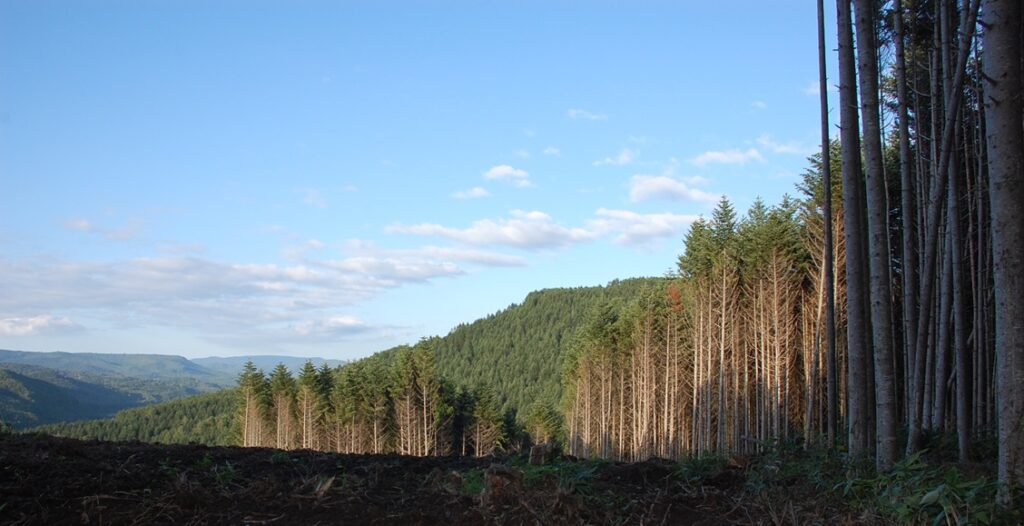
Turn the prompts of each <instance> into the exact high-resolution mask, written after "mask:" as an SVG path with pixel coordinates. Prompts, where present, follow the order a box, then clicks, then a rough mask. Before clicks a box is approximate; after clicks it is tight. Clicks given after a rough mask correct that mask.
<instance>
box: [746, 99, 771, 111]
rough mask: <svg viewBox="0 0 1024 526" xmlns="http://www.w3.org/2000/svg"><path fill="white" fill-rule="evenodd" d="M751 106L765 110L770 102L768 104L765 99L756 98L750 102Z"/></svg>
mask: <svg viewBox="0 0 1024 526" xmlns="http://www.w3.org/2000/svg"><path fill="white" fill-rule="evenodd" d="M750 107H751V108H754V109H755V110H763V109H766V108H767V107H768V104H766V103H765V102H764V101H763V100H755V101H753V102H751V103H750Z"/></svg>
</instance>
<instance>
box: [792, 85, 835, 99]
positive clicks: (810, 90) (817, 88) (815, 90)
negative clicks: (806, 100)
mask: <svg viewBox="0 0 1024 526" xmlns="http://www.w3.org/2000/svg"><path fill="white" fill-rule="evenodd" d="M800 91H802V92H803V94H804V95H812V96H814V97H817V96H819V95H821V84H819V83H818V81H814V82H811V83H809V84H807V85H806V86H804V88H803V89H802V90H800ZM828 92H829V93H838V92H839V88H838V87H837V86H836V85H835V84H830V85H829V87H828Z"/></svg>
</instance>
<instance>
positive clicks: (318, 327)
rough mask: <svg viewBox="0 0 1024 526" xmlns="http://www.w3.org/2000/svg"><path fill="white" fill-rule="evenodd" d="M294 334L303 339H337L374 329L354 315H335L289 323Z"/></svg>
mask: <svg viewBox="0 0 1024 526" xmlns="http://www.w3.org/2000/svg"><path fill="white" fill-rule="evenodd" d="M290 327H291V329H292V331H293V332H294V333H295V335H296V336H300V337H302V338H304V339H310V338H316V339H321V338H322V339H337V338H346V337H350V336H354V335H359V334H364V333H367V332H370V331H372V330H373V329H374V327H372V326H371V325H370V324H368V323H366V322H365V321H363V320H361V319H359V318H356V317H355V316H348V315H337V316H328V317H326V318H321V319H314V320H303V321H300V322H298V323H294V324H292V325H290Z"/></svg>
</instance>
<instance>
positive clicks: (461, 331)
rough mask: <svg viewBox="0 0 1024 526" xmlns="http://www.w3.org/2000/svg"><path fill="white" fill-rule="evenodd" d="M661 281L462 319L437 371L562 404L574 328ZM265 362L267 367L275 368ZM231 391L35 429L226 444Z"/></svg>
mask: <svg viewBox="0 0 1024 526" xmlns="http://www.w3.org/2000/svg"><path fill="white" fill-rule="evenodd" d="M664 281H665V278H638V279H629V280H621V281H619V280H617V281H613V282H611V283H609V284H608V285H606V286H598V287H578V288H559V289H545V290H540V291H536V292H532V293H530V294H529V295H527V297H526V299H525V300H524V301H523V302H522V303H520V304H514V305H511V306H509V307H508V308H505V309H503V310H501V311H498V312H496V313H494V314H491V315H489V316H487V317H485V318H481V319H479V320H476V321H474V322H472V323H467V324H463V325H459V326H458V327H456V328H455V329H453V330H452V331H451V332H450V333H449V334H448V335H447V336H444V337H442V338H438V339H437V340H436V341H435V344H436V347H435V349H436V351H435V352H436V355H435V364H436V367H437V370H438V372H439V373H440V374H441V376H443V377H444V378H446V379H448V380H449V381H451V382H452V383H453V384H455V385H461V386H465V387H477V386H490V387H491V388H492V389H493V390H494V392H495V394H496V395H497V396H498V399H499V402H500V404H501V405H502V409H515V410H517V411H519V412H520V413H524V412H525V411H526V410H527V409H528V407H529V406H530V404H532V403H533V402H534V401H538V400H540V401H547V402H552V403H557V402H558V399H559V397H560V396H561V382H560V376H561V372H562V361H563V359H564V358H565V356H566V353H567V352H568V351H569V346H570V345H571V343H572V340H573V336H574V334H575V331H576V329H577V327H579V326H580V324H581V323H582V322H583V320H584V319H585V317H586V316H587V315H588V314H589V313H590V312H591V310H593V308H594V307H595V306H597V305H599V304H602V303H604V302H624V301H625V300H628V299H630V298H633V297H636V296H637V295H638V294H640V292H641V291H642V290H643V288H644V287H645V286H649V285H655V284H659V283H662V282H664ZM399 349H400V347H396V348H393V349H387V350H384V351H381V352H378V353H376V354H375V355H373V356H372V357H370V358H365V359H364V360H361V361H365V360H374V361H378V362H382V363H384V364H388V363H390V361H391V360H392V359H394V358H395V357H396V356H397V355H398V352H397V351H398V350H399ZM357 363H358V362H357ZM204 365H207V364H204ZM263 369H264V370H265V371H267V372H269V370H270V369H271V367H263ZM297 369H298V367H295V368H293V370H297ZM234 375H237V372H235V373H234ZM229 393H233V391H230V390H228V391H222V392H218V393H212V394H206V395H200V396H194V397H191V398H187V399H183V400H176V401H173V402H169V403H163V404H158V405H154V406H150V407H145V408H139V409H132V410H127V411H122V412H121V413H119V414H118V415H117V416H116V417H115V418H113V419H110V420H104V421H95V422H79V423H74V424H61V425H53V426H46V427H43V428H39V429H38V430H39V431H43V432H47V433H54V434H60V435H62V436H70V437H78V438H97V439H105V440H142V441H158V442H200V443H205V444H226V443H231V441H232V440H233V434H232V433H233V430H232V428H231V426H230V422H231V421H232V419H233V415H234V412H235V407H234V405H233V402H232V400H233V398H232V396H233V395H231V394H229Z"/></svg>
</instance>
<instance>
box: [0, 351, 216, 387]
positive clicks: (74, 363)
mask: <svg viewBox="0 0 1024 526" xmlns="http://www.w3.org/2000/svg"><path fill="white" fill-rule="evenodd" d="M0 362H4V363H13V364H22V365H34V366H37V367H48V368H53V369H58V370H60V371H63V372H73V373H86V374H94V375H104V376H110V375H113V376H122V377H132V378H147V379H163V380H179V379H182V378H192V379H194V380H197V381H200V382H206V383H210V384H214V385H220V386H227V385H231V384H232V383H233V382H234V375H228V374H222V373H219V372H217V371H214V370H211V369H207V368H206V367H203V366H201V365H199V364H196V363H194V362H192V361H190V360H188V359H187V358H184V357H182V356H173V355H165V354H113V353H70V352H25V351H7V350H0Z"/></svg>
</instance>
